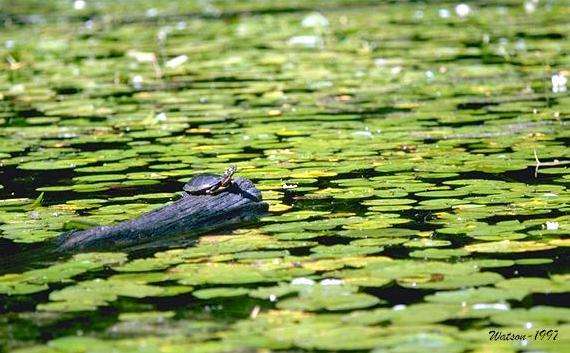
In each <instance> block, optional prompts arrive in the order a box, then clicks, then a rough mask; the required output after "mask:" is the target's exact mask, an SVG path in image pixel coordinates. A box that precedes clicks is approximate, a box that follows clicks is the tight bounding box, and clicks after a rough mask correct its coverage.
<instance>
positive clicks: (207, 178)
mask: <svg viewBox="0 0 570 353" xmlns="http://www.w3.org/2000/svg"><path fill="white" fill-rule="evenodd" d="M236 170H237V167H236V166H235V165H233V164H232V165H230V166H229V168H228V169H226V171H225V172H224V174H222V175H216V174H200V175H197V176H195V177H194V178H192V179H191V180H190V181H189V182H187V183H186V185H184V191H186V192H187V193H189V194H192V195H211V194H216V193H218V192H220V191H222V190H225V189H226V188H228V186H230V185H231V183H232V175H234V173H235V172H236Z"/></svg>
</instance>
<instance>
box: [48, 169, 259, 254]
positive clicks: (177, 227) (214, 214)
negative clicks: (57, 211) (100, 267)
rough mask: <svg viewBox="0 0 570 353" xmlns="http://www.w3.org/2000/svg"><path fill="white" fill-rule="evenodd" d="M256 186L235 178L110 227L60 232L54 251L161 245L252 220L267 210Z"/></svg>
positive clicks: (186, 194)
mask: <svg viewBox="0 0 570 353" xmlns="http://www.w3.org/2000/svg"><path fill="white" fill-rule="evenodd" d="M267 210H268V205H267V203H265V202H263V201H262V199H261V193H260V192H259V190H257V189H256V188H255V185H254V184H253V183H252V182H251V181H249V180H247V179H243V178H236V179H235V180H234V181H233V183H232V184H231V186H230V187H229V188H227V189H225V190H224V191H221V192H220V193H217V194H214V195H209V194H204V195H191V194H188V193H186V192H184V193H183V196H182V198H180V199H178V200H177V201H174V202H173V203H171V204H168V205H165V206H163V207H161V208H159V209H156V210H153V211H150V212H148V213H145V214H143V215H141V216H140V217H138V218H136V219H133V220H129V221H124V222H121V223H118V224H115V225H110V226H99V227H94V228H91V229H87V230H82V231H72V232H67V233H63V234H62V235H61V236H60V237H59V238H57V239H56V240H55V250H56V252H76V251H102V250H118V249H119V250H120V249H125V248H141V247H144V246H145V245H147V244H155V246H157V244H158V246H160V244H161V243H163V242H164V243H166V242H167V241H171V240H172V238H173V237H177V236H182V235H184V236H188V235H196V234H199V233H203V232H205V231H208V230H213V229H219V228H222V227H226V226H228V225H230V224H235V223H238V222H242V221H248V220H251V219H254V218H256V217H258V216H260V215H261V214H263V213H265V212H267Z"/></svg>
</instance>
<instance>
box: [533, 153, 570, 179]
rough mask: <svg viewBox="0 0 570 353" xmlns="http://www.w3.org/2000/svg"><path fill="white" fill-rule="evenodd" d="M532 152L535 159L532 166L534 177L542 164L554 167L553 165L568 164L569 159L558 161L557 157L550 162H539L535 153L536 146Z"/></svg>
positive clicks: (536, 176)
mask: <svg viewBox="0 0 570 353" xmlns="http://www.w3.org/2000/svg"><path fill="white" fill-rule="evenodd" d="M533 152H534V160H535V161H536V164H535V166H534V177H535V178H538V168H539V167H540V166H544V167H555V166H559V165H566V164H570V160H566V161H564V160H563V161H559V160H558V159H555V160H553V161H552V162H541V161H540V160H539V159H538V155H537V154H536V148H535V149H534V150H533Z"/></svg>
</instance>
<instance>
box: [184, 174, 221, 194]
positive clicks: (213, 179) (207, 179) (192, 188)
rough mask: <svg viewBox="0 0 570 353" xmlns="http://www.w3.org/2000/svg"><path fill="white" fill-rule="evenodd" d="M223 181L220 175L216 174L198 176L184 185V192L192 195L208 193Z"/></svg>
mask: <svg viewBox="0 0 570 353" xmlns="http://www.w3.org/2000/svg"><path fill="white" fill-rule="evenodd" d="M220 181H221V178H220V176H219V175H214V174H200V175H196V176H195V177H194V178H192V179H190V181H188V182H187V183H186V185H184V191H186V192H189V193H191V194H201V193H204V192H206V190H208V189H209V188H211V187H213V186H215V185H216V184H218V183H219V182H220Z"/></svg>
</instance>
